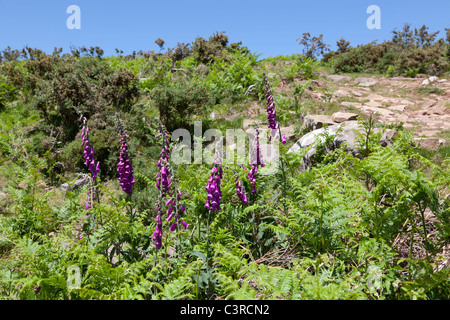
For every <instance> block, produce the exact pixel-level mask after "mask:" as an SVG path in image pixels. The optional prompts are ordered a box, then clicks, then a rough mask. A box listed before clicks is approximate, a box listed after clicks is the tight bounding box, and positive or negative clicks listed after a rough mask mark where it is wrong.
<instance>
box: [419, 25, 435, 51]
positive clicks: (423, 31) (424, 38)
mask: <svg viewBox="0 0 450 320" xmlns="http://www.w3.org/2000/svg"><path fill="white" fill-rule="evenodd" d="M438 33H439V31H436V32H432V33H428V27H427V26H425V25H423V26H422V27H421V28H420V29H419V30H417V29H414V36H415V37H416V44H417V45H418V46H420V47H425V48H429V47H431V45H432V44H433V43H434V40H435V39H436V36H437V34H438Z"/></svg>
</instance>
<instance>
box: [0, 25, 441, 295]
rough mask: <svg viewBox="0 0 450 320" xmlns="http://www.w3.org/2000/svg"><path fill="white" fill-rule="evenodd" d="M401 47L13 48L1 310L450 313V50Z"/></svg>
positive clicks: (2, 207)
mask: <svg viewBox="0 0 450 320" xmlns="http://www.w3.org/2000/svg"><path fill="white" fill-rule="evenodd" d="M448 33H449V34H450V31H449V32H448ZM400 39H401V37H400ZM158 40H160V39H158ZM399 41H400V40H399V38H395V37H394V39H393V41H392V43H391V42H389V43H384V44H380V45H375V44H369V45H365V46H358V47H356V48H351V47H348V45H347V46H344V47H345V48H344V49H345V50H344V49H342V50H341V51H337V52H329V53H328V55H324V56H323V58H322V59H319V58H318V57H317V56H316V55H315V54H314V52H304V53H303V54H298V55H291V56H278V57H271V58H266V59H258V55H257V54H255V53H253V52H251V51H249V50H248V48H246V47H245V46H243V45H242V43H229V41H228V37H227V36H226V35H224V34H223V33H216V34H214V35H212V36H211V37H210V38H209V39H208V40H207V39H203V38H197V39H195V41H193V42H192V44H178V46H177V47H176V48H171V49H168V50H167V51H166V52H163V53H155V52H142V51H141V52H137V53H136V52H135V53H133V55H127V56H124V55H121V54H120V51H118V55H117V56H109V57H103V53H102V50H101V49H100V48H95V47H92V48H79V49H72V52H71V53H70V54H69V53H66V54H62V51H61V50H55V52H53V54H47V53H44V52H42V51H41V50H39V49H32V48H24V49H23V51H18V50H13V49H11V48H8V49H6V50H4V51H3V52H2V57H3V60H0V63H1V64H0V299H8V300H31V299H37V300H40V299H43V300H61V299H62V300H66V299H72V300H87V299H109V300H132V299H145V300H153V299H156V300H158V299H169V300H180V299H187V300H215V299H217V300H224V299H243V300H248V299H277V300H290V299H293V300H297V299H300V300H304V299H309V300H320V299H324V300H338V299H344V300H353V299H365V300H384V299H388V300H409V299H430V300H441V299H443V300H447V299H449V298H450V282H449V275H450V266H449V259H450V198H449V195H450V193H449V182H450V156H449V152H450V144H449V143H450V73H449V72H450V69H449V65H450V60H448V58H449V57H450V55H449V54H448V53H449V52H450V38H449V39H447V40H444V39H441V41H440V40H436V41H435V39H434V38H433V39H431V40H429V43H427V42H422V43H421V45H418V44H417V45H415V46H412V47H404V48H403V47H402V49H399V48H400V47H399V46H398V44H399V43H401V42H399ZM446 41H447V42H446ZM361 50H362V52H363V53H364V54H361ZM364 50H367V51H364ZM380 50H384V51H383V54H381V53H379V51H380ZM375 52H378V53H377V54H375ZM353 55H355V56H358V57H359V58H360V60H355V59H353V58H352V59H350V58H351V57H353ZM418 57H420V59H419V58H418ZM416 58H417V59H416ZM349 61H351V62H349ZM355 61H357V62H355ZM411 61H413V62H411ZM198 123H201V129H200V130H201V134H202V136H203V139H204V140H203V141H200V140H198V139H195V138H194V136H196V135H197V134H196V132H197V131H196V130H197V128H198ZM341 124H342V128H344V129H342V128H341V127H340V125H341ZM345 124H348V125H349V126H351V128H352V129H345ZM255 128H257V129H258V130H255ZM268 128H272V129H274V130H272V131H271V130H268ZM177 129H184V131H182V132H184V133H186V134H187V135H188V136H189V137H190V138H189V141H184V140H183V141H184V142H189V144H190V146H191V148H188V149H185V150H184V151H183V156H184V157H185V158H184V159H185V160H186V162H185V163H179V162H176V161H175V159H176V158H174V155H177V154H178V155H179V154H181V153H180V152H179V149H177V147H176V141H173V140H172V137H173V135H175V133H176V130H177ZM209 129H216V131H215V132H216V133H217V132H219V133H221V134H222V136H224V137H225V135H226V131H227V130H228V129H234V130H237V129H245V130H247V136H248V139H247V140H246V142H245V146H246V148H245V150H244V151H245V156H244V157H243V158H242V157H241V158H239V157H238V156H237V157H236V159H235V160H236V161H234V162H233V163H229V162H228V161H223V162H222V161H221V160H220V159H221V158H220V157H219V155H220V152H222V153H225V148H228V147H231V146H232V145H233V146H234V148H238V149H239V147H242V146H241V144H240V142H235V141H233V142H232V143H230V142H229V141H227V140H225V141H224V142H223V146H222V148H220V145H219V144H216V143H217V141H219V140H220V139H219V138H218V137H217V136H215V137H216V139H219V140H215V141H214V142H211V140H208V137H207V136H206V134H207V133H208V132H209V133H210V132H212V130H211V131H209ZM353 129H356V130H353ZM317 130H318V131H317ZM178 132H180V131H178ZM314 133H316V134H315V135H314ZM267 134H269V135H270V134H273V136H272V138H271V140H270V143H272V145H276V147H277V148H279V151H280V153H279V159H278V161H277V162H276V163H275V165H274V166H271V165H272V164H270V163H269V162H270V161H269V160H268V159H267V158H264V154H265V153H264V151H262V152H261V153H260V146H261V150H263V148H262V146H263V145H264V144H265V143H266V144H267V143H268V142H267V140H268V139H267ZM307 135H308V139H310V140H308V141H310V142H308V143H305V141H306V137H307ZM342 137H346V138H342ZM381 141H384V143H381ZM260 144H261V145H260ZM214 146H219V147H217V149H215V150H214V149H213V148H211V147H214ZM249 146H254V149H252V148H250V147H249ZM197 148H200V151H201V152H202V154H203V159H201V160H200V161H199V162H196V161H195V157H196V156H197V155H198V154H197V153H196V152H197V151H196V150H199V149H197ZM208 148H210V149H208ZM241 150H242V149H241ZM210 151H211V152H210ZM213 151H217V152H216V154H215V155H214V158H213V159H215V160H216V161H215V162H213V161H211V163H207V161H206V159H207V157H206V155H207V153H208V154H209V155H210V156H211V158H212V157H213V154H214V152H213ZM251 153H252V154H253V157H252V156H250V154H251ZM233 159H234V156H233ZM270 168H275V169H274V171H273V172H272V173H271V174H265V173H266V172H268V171H270ZM265 170H266V171H265Z"/></svg>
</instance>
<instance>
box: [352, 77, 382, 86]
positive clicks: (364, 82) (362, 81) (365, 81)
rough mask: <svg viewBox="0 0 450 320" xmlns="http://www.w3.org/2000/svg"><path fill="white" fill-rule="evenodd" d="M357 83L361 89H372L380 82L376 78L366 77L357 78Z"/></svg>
mask: <svg viewBox="0 0 450 320" xmlns="http://www.w3.org/2000/svg"><path fill="white" fill-rule="evenodd" d="M355 81H356V83H357V84H358V85H359V86H361V87H370V86H373V85H375V84H377V83H378V80H377V79H375V78H364V77H360V78H356V79H355Z"/></svg>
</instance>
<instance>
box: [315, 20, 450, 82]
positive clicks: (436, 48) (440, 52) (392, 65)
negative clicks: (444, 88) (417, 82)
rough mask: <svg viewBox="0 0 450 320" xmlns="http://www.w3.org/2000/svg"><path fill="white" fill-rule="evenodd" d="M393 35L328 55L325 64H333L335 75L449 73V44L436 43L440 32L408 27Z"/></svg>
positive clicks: (443, 41)
mask: <svg viewBox="0 0 450 320" xmlns="http://www.w3.org/2000/svg"><path fill="white" fill-rule="evenodd" d="M392 33H393V38H392V40H390V41H385V42H383V43H380V44H376V43H375V42H373V43H369V44H366V45H359V46H357V47H355V48H351V47H350V48H349V47H348V46H346V47H345V48H346V49H345V50H343V49H338V50H337V51H334V52H330V53H326V54H325V55H324V56H323V59H322V60H323V61H327V62H329V61H333V67H334V69H335V71H336V72H363V71H364V72H374V71H376V72H379V73H385V74H387V75H390V76H392V75H405V76H408V77H415V76H416V75H417V74H418V73H425V74H430V75H437V76H440V75H443V74H444V73H445V72H447V71H448V70H449V67H450V65H449V63H450V61H449V59H448V56H447V55H446V53H447V52H448V41H447V44H446V43H445V42H446V40H444V39H443V38H441V39H439V40H436V37H437V34H438V33H439V31H436V32H431V33H430V32H428V27H426V26H425V25H424V26H422V27H421V28H420V29H419V30H418V29H415V30H414V31H413V30H412V29H411V26H410V25H409V24H405V26H404V27H403V29H402V30H394V31H392ZM343 44H344V43H343ZM338 45H339V43H338Z"/></svg>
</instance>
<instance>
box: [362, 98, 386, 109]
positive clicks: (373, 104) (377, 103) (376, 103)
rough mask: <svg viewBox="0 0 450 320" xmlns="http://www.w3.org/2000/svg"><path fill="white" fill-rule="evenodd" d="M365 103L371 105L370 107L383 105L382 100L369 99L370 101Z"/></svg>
mask: <svg viewBox="0 0 450 320" xmlns="http://www.w3.org/2000/svg"><path fill="white" fill-rule="evenodd" d="M364 105H366V106H369V107H375V108H380V107H382V106H383V104H382V103H381V102H377V101H373V100H371V101H369V102H365V103H364Z"/></svg>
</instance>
